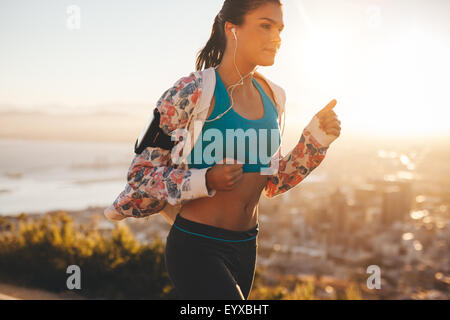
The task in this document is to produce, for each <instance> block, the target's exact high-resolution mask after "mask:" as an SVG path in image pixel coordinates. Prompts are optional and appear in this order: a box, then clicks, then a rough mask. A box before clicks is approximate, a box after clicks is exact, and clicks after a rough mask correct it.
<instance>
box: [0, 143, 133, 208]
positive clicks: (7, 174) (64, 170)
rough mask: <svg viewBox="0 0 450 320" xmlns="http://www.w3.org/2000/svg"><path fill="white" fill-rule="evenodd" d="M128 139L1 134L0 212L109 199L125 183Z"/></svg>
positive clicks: (82, 204)
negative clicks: (112, 140) (54, 138)
mask: <svg viewBox="0 0 450 320" xmlns="http://www.w3.org/2000/svg"><path fill="white" fill-rule="evenodd" d="M133 148H134V145H133V144H132V143H97V142H65V141H33V140H6V139H1V140H0V150H1V151H0V215H5V214H9V215H15V214H20V213H21V212H25V213H40V212H45V211H48V210H59V209H62V210H64V209H67V210H81V209H84V208H87V207H88V206H107V205H110V204H111V203H112V202H113V201H114V200H115V198H116V197H117V195H119V193H120V192H121V191H122V190H123V188H124V187H125V185H126V175H127V172H128V168H129V165H130V164H131V161H132V160H133V156H134V149H133Z"/></svg>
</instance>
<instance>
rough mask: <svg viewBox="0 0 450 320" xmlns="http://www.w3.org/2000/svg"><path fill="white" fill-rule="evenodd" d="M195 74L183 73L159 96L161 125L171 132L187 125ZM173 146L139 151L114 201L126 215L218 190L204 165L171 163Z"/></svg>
mask: <svg viewBox="0 0 450 320" xmlns="http://www.w3.org/2000/svg"><path fill="white" fill-rule="evenodd" d="M199 90H201V89H200V88H199V87H198V85H197V81H196V78H195V76H194V75H192V74H191V75H190V76H189V77H183V78H181V79H180V80H178V81H177V82H176V83H175V84H174V85H173V86H172V87H171V88H169V89H168V90H166V91H165V92H164V94H163V95H162V96H161V98H160V99H159V100H158V103H157V106H156V108H158V111H159V113H160V115H161V118H160V124H159V126H160V128H161V129H162V130H163V131H164V133H166V134H168V135H170V133H171V132H172V131H174V130H176V129H178V128H180V127H184V124H185V123H186V122H187V118H188V117H189V114H190V112H192V108H193V107H194V106H195V104H196V101H197V99H198V97H199V93H200V92H199ZM170 159H171V150H166V149H162V148H159V147H147V148H146V149H144V151H142V153H141V154H136V155H135V157H134V159H133V161H132V163H131V165H130V168H129V170H128V174H127V185H126V187H125V189H124V190H123V191H122V192H121V194H120V195H119V196H118V197H117V199H116V200H115V201H114V207H115V209H116V210H117V211H119V212H120V213H121V214H124V215H126V216H138V217H139V216H146V215H147V214H145V213H146V211H147V212H149V213H154V211H155V210H154V207H156V206H158V205H159V206H160V207H161V206H162V205H164V202H166V201H167V202H168V203H169V204H171V205H178V204H184V203H185V202H187V201H189V200H192V199H196V198H201V197H212V196H214V195H215V193H216V191H215V190H210V191H209V192H208V188H207V186H206V172H207V170H208V169H209V168H204V169H196V168H191V169H177V168H175V167H174V166H171V165H170V163H171V162H170V161H169V160H170Z"/></svg>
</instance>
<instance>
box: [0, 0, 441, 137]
mask: <svg viewBox="0 0 450 320" xmlns="http://www.w3.org/2000/svg"><path fill="white" fill-rule="evenodd" d="M282 2H283V4H284V22H285V25H286V28H285V31H284V32H283V33H282V39H283V43H282V46H281V50H280V52H279V54H278V56H277V57H276V61H275V64H274V66H271V67H260V68H259V69H258V71H259V72H261V73H263V74H264V75H266V76H268V77H269V78H270V79H271V80H273V81H274V82H276V83H278V84H279V85H281V86H282V87H283V88H284V89H285V90H286V93H287V100H288V103H287V105H286V107H287V117H288V121H289V122H290V123H292V124H293V125H306V124H307V123H308V122H309V120H310V119H311V118H312V116H313V115H314V114H315V113H316V112H317V111H319V110H320V109H321V108H322V107H323V106H325V105H326V104H327V103H328V102H329V101H330V100H331V99H336V100H337V101H338V104H337V106H336V107H335V109H334V110H335V112H336V113H337V114H338V117H339V119H340V120H341V122H342V126H343V128H344V125H345V129H346V130H349V131H352V132H361V133H371V134H374V133H376V134H378V135H384V134H386V135H388V134H396V135H410V136H413V135H417V136H420V135H430V134H449V133H450V128H449V126H448V119H449V113H450V112H449V111H448V110H449V107H450V103H449V102H448V101H449V100H448V97H447V95H446V93H448V92H450V84H449V83H450V81H449V80H448V75H449V74H450V58H449V57H450V1H447V0H440V1H439V0H426V1H425V0H358V1H357V0H352V1H350V0H284V1H282ZM222 3H223V1H222V0H193V1H181V0H179V1H171V0H167V1H150V0H142V1H136V0H134V1H106V0H86V1H62V0H60V1H54V0H52V1H50V0H39V1H33V0H28V1H25V0H0V111H4V110H10V109H27V110H50V111H53V112H56V111H58V112H76V111H81V110H91V109H92V110H109V109H114V108H128V109H130V112H131V111H132V110H131V109H133V108H135V107H136V106H138V105H140V106H142V105H143V106H148V108H149V110H151V109H152V108H153V107H154V105H155V103H156V101H157V99H158V98H159V96H160V95H161V94H162V93H163V92H164V91H165V90H166V89H167V88H168V87H170V86H171V85H172V84H173V83H174V82H175V81H176V80H177V79H179V78H180V77H181V76H185V75H187V74H189V72H191V71H194V63H195V57H196V53H197V52H198V51H199V50H200V49H201V48H202V47H203V46H204V44H205V43H206V41H207V40H208V38H209V35H210V32H211V27H212V23H213V20H214V17H215V16H216V14H217V13H218V11H219V10H220V8H221V6H222ZM71 5H75V6H77V8H79V9H80V28H79V29H71V28H69V27H68V22H73V21H74V20H71V19H70V17H73V16H74V13H73V12H72V13H70V12H68V8H69V7H70V6H71ZM144 117H147V115H145V116H144Z"/></svg>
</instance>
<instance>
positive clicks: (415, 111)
mask: <svg viewBox="0 0 450 320" xmlns="http://www.w3.org/2000/svg"><path fill="white" fill-rule="evenodd" d="M222 3H223V1H222V0H196V1H181V0H180V1H147V0H141V1H137V0H134V1H106V0H95V1H93V0H77V1H50V0H41V1H32V0H28V1H25V0H2V1H0V170H1V171H0V215H18V214H20V213H22V212H25V213H43V212H46V211H48V210H59V209H61V210H66V209H67V210H69V209H71V210H84V209H85V208H87V207H89V206H90V207H91V208H96V207H102V206H107V205H109V204H111V203H112V201H113V200H114V199H115V197H116V196H117V195H118V193H119V192H120V191H122V189H123V187H124V185H125V183H126V174H127V169H128V166H129V165H130V163H131V161H132V158H133V155H134V153H133V151H134V150H133V147H134V142H135V139H136V138H137V137H138V136H139V134H140V132H141V130H142V129H143V127H144V126H145V124H146V122H147V119H148V118H149V116H150V114H151V112H152V110H153V108H154V107H155V105H156V102H157V100H158V98H159V97H160V96H161V94H162V93H163V92H164V91H165V90H166V89H168V88H169V87H170V86H172V85H173V83H174V82H175V81H176V80H178V79H179V78H180V77H182V76H186V75H188V74H189V73H190V72H192V71H194V66H195V59H196V55H197V53H198V51H199V50H200V49H202V48H203V46H204V45H205V44H206V41H207V40H208V39H209V36H210V33H211V28H212V24H213V21H214V18H215V16H216V14H217V13H218V12H219V10H220V8H221V6H222ZM282 3H283V5H284V6H283V7H284V9H283V12H284V24H285V29H284V31H283V33H282V40H283V42H282V45H281V50H280V51H279V54H278V55H277V56H276V60H275V64H274V65H273V66H271V67H260V68H259V69H258V71H259V72H261V73H262V74H264V75H265V76H266V77H268V78H269V79H271V80H272V81H274V82H275V83H277V84H279V85H280V86H282V87H283V88H284V89H285V91H286V94H287V104H286V108H287V114H286V115H287V119H286V130H285V137H284V138H285V140H284V144H283V153H287V152H288V151H289V150H290V149H291V148H292V147H293V146H294V145H295V144H296V142H297V140H298V138H299V137H300V134H301V131H302V130H303V128H304V127H305V126H306V125H307V124H308V123H309V121H310V120H311V118H312V117H313V116H314V114H315V113H316V112H318V111H319V110H320V109H321V108H322V107H323V106H325V105H326V104H327V103H328V102H329V101H330V100H332V99H336V100H337V105H336V107H335V108H334V111H335V112H336V113H337V115H338V118H339V120H340V121H341V127H342V130H341V136H340V137H339V138H338V139H337V140H336V141H335V142H334V143H333V144H332V146H331V148H330V150H329V151H328V154H327V157H326V158H325V161H324V162H323V164H322V165H321V166H320V167H319V168H317V169H316V170H315V171H314V173H313V174H311V175H310V176H308V178H307V179H306V180H305V181H304V182H302V184H303V187H299V188H296V189H295V190H292V192H289V193H286V194H284V195H283V196H282V197H279V199H277V200H273V201H272V202H270V201H269V202H263V206H262V209H263V210H262V212H263V213H264V212H265V211H264V210H266V211H267V210H269V209H268V208H271V209H270V210H272V209H274V208H275V209H276V210H279V208H280V207H279V206H282V208H284V207H283V206H285V208H290V209H289V210H287V209H286V212H287V215H286V216H289V217H290V215H292V217H294V216H295V215H297V214H299V212H300V211H301V210H302V209H301V208H302V207H303V208H306V207H308V206H307V205H305V203H306V201H308V199H309V200H310V201H311V202H313V200H312V199H313V197H314V196H318V195H322V196H323V197H326V198H327V197H328V196H326V193H325V192H326V190H328V191H331V190H334V189H333V188H337V187H339V188H341V189H340V190H341V191H343V192H344V193H347V192H348V194H353V196H352V197H350V198H349V200H348V201H347V200H344V202H346V203H347V204H348V205H350V206H352V205H354V204H355V203H357V199H358V197H359V196H361V194H363V196H362V198H364V197H365V196H364V195H365V194H366V193H367V194H370V192H372V191H373V190H374V189H371V187H368V186H367V183H369V182H370V183H372V182H373V181H384V182H386V181H391V182H392V181H397V180H406V181H409V182H410V183H413V182H417V181H420V187H416V189H415V191H414V192H413V196H412V198H413V199H414V200H413V202H414V203H415V204H416V205H417V207H414V208H415V209H417V210H411V211H410V212H409V211H408V212H407V214H406V215H407V216H408V217H410V219H413V220H414V221H424V223H426V224H427V225H430V223H432V222H433V221H435V220H433V219H434V218H433V219H431V218H430V216H433V215H432V214H430V215H429V214H428V211H427V210H431V209H430V208H431V205H430V207H427V206H426V205H425V204H426V203H428V201H430V203H433V206H435V207H436V208H438V209H436V210H437V212H440V214H442V215H445V214H446V215H447V216H448V203H446V202H445V201H447V200H448V198H446V199H447V200H442V199H438V198H439V197H438V195H437V194H440V193H439V192H441V191H436V190H438V189H439V188H440V187H442V186H444V187H442V190H444V189H445V188H446V189H447V191H445V190H444V191H442V192H447V193H445V194H447V195H448V189H449V188H448V186H449V183H450V170H449V169H450V167H449V163H450V157H449V154H448V150H449V149H448V145H449V142H450V128H449V118H450V117H449V116H450V112H449V110H450V102H449V101H450V99H449V97H448V93H450V81H449V80H448V75H449V74H450V58H449V57H450V1H447V0H427V1H425V0H391V1H387V0H358V1H356V0H320V1H319V0H283V1H282ZM430 159H432V163H430ZM371 179H373V180H371ZM315 182H317V183H322V185H321V187H317V189H315V188H316V187H312V189H311V190H315V191H314V192H311V193H308V191H307V190H309V189H308V185H309V184H308V183H311V186H312V185H314V183H315ZM427 183H428V185H427ZM374 184H376V182H374ZM353 188H355V189H353ZM358 188H359V189H358ZM300 189H301V190H300ZM356 189H357V190H356ZM355 190H356V191H355ZM427 192H429V194H427ZM430 194H433V195H434V197H436V198H433V197H431V198H430ZM297 197H302V198H301V199H303V200H302V202H301V203H302V204H301V205H299V204H295V202H293V201H294V199H296V198H297ZM400 198H401V196H400ZM280 199H282V200H280ZM298 199H300V198H298ZM364 199H366V198H364ZM367 199H368V200H370V199H371V197H370V196H367ZM389 199H390V198H389ZM392 199H394V198H392ZM430 199H431V200H430ZM436 199H438V200H436ZM441 200H442V201H444V202H440V201H441ZM283 201H284V202H283ZM298 201H300V200H298ZM303 201H305V202H303ZM314 201H315V200H314ZM370 201H371V200H370ZM383 201H384V200H383ZM392 201H394V202H395V201H396V200H395V199H394V200H392ZM320 202H321V203H322V201H320ZM269 203H272V207H270V206H269ZM280 203H281V204H280ZM372 205H373V206H374V207H368V208H365V209H367V211H365V214H367V217H366V218H367V219H368V220H367V221H371V219H372V218H373V216H377V214H380V215H381V213H380V212H381V211H380V210H381V209H380V208H379V206H378V205H379V204H377V205H375V204H372ZM273 206H275V207H273ZM377 206H378V207H377ZM330 207H331V206H330ZM394 207H395V206H394ZM264 208H265V209H264ZM383 208H384V207H383ZM389 208H391V207H389ZM395 208H397V207H395ZM275 209H274V210H275ZM309 209H310V208H309V207H308V210H309ZM299 210H300V211H299ZM305 210H307V209H305ZM311 210H312V209H311ZM377 210H378V211H377ZM100 212H101V210H100ZM277 212H278V211H277ZM308 212H309V211H308ZM430 212H431V211H430ZM280 217H285V216H284V215H280ZM283 219H284V218H283ZM316 219H319V218H316ZM323 219H324V220H327V218H323ZM319 220H320V219H319ZM319 220H317V221H319ZM436 221H437V220H436ZM262 222H263V223H264V218H262ZM436 223H438V228H440V229H443V228H446V225H448V222H443V220H439V221H438V222H436ZM446 223H447V224H446ZM272 225H273V224H272ZM447 228H448V227H447ZM402 239H403V240H402V241H406V242H408V243H409V242H411V243H412V241H414V246H413V247H412V248H413V249H411V250H413V252H416V251H421V250H422V247H421V246H422V244H421V243H420V242H417V241H418V240H415V238H414V235H413V233H411V231H408V229H407V228H406V229H405V230H404V231H403V236H402ZM286 241H287V240H286ZM383 241H384V242H383ZM383 241H382V242H381V243H388V242H389V240H383ZM446 241H448V237H447V240H446ZM279 242H280V241H279ZM394 242H395V241H394ZM281 243H282V242H281ZM436 243H438V241H437V242H436ZM273 247H274V248H275V249H274V250H275V251H280V250H281V251H282V246H280V244H279V243H276V244H275V245H274V246H273ZM386 250H388V249H386ZM389 250H390V249H389ZM447 259H448V257H447ZM447 261H448V260H447ZM439 270H440V269H439ZM436 274H439V277H440V278H439V279H447V280H445V281H448V282H449V283H450V275H449V274H448V272H447V273H446V271H445V270H440V271H439V272H438V273H436ZM436 279H437V278H436ZM329 290H331V289H329ZM0 291H1V290H0Z"/></svg>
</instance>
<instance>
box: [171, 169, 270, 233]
mask: <svg viewBox="0 0 450 320" xmlns="http://www.w3.org/2000/svg"><path fill="white" fill-rule="evenodd" d="M243 175H244V176H243V177H242V180H241V181H240V182H239V183H238V184H237V185H236V187H235V188H234V189H233V190H231V191H216V194H215V195H214V196H213V197H203V198H198V199H194V200H191V201H189V202H188V203H186V204H185V205H184V206H182V207H181V210H180V213H179V214H180V216H181V217H183V218H186V219H188V220H192V221H195V222H199V223H203V224H207V225H212V226H215V227H218V228H223V229H228V230H234V231H245V230H248V229H251V228H253V227H254V226H255V225H256V223H257V222H258V202H259V198H260V196H261V192H262V190H263V188H264V186H265V185H266V182H267V175H261V173H260V172H244V173H243Z"/></svg>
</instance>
